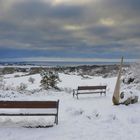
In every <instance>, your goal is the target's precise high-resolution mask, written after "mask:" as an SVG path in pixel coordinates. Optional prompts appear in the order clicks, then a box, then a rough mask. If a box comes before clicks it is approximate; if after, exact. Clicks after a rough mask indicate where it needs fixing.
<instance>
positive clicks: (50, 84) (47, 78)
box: [41, 71, 60, 89]
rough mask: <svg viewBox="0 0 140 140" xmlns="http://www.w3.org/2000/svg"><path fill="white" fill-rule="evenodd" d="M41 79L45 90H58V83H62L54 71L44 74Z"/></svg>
mask: <svg viewBox="0 0 140 140" xmlns="http://www.w3.org/2000/svg"><path fill="white" fill-rule="evenodd" d="M41 77H42V80H41V86H42V87H43V88H44V89H50V88H55V89H58V87H57V86H56V85H57V83H58V82H59V81H60V80H59V76H58V73H56V72H52V71H47V72H42V73H41Z"/></svg>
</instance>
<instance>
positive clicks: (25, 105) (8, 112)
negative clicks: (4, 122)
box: [0, 100, 59, 124]
mask: <svg viewBox="0 0 140 140" xmlns="http://www.w3.org/2000/svg"><path fill="white" fill-rule="evenodd" d="M12 109H13V110H14V109H15V110H16V109H19V111H13V110H12ZM58 109H59V100H58V101H0V116H55V121H54V123H55V124H58ZM1 110H2V111H1ZM3 111H4V112H3Z"/></svg>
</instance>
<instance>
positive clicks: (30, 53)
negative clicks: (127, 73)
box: [0, 0, 140, 61]
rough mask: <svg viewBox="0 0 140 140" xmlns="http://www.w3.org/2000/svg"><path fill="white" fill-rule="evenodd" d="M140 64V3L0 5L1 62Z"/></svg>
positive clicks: (72, 0)
mask: <svg viewBox="0 0 140 140" xmlns="http://www.w3.org/2000/svg"><path fill="white" fill-rule="evenodd" d="M121 56H124V57H125V58H126V59H140V0H0V60H1V61H4V60H21V61H22V60H50V61H53V60H60V61H63V60H66V61H69V60H78V61H92V60H98V59H100V60H103V59H105V60H109V61H110V59H112V60H113V59H114V60H115V59H118V58H120V57H121Z"/></svg>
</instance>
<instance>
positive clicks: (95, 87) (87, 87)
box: [78, 86, 106, 90]
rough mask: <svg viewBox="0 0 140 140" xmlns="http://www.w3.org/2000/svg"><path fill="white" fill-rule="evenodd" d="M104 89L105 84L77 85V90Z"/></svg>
mask: <svg viewBox="0 0 140 140" xmlns="http://www.w3.org/2000/svg"><path fill="white" fill-rule="evenodd" d="M97 89H106V86H78V90H97Z"/></svg>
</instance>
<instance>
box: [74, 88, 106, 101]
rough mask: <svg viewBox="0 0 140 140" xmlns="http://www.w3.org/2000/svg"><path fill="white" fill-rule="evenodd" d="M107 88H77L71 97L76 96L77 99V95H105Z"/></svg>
mask: <svg viewBox="0 0 140 140" xmlns="http://www.w3.org/2000/svg"><path fill="white" fill-rule="evenodd" d="M106 88H107V86H78V88H77V89H74V90H73V97H74V96H75V95H76V96H77V99H78V95H79V94H93V93H100V95H102V93H104V94H105V95H106Z"/></svg>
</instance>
